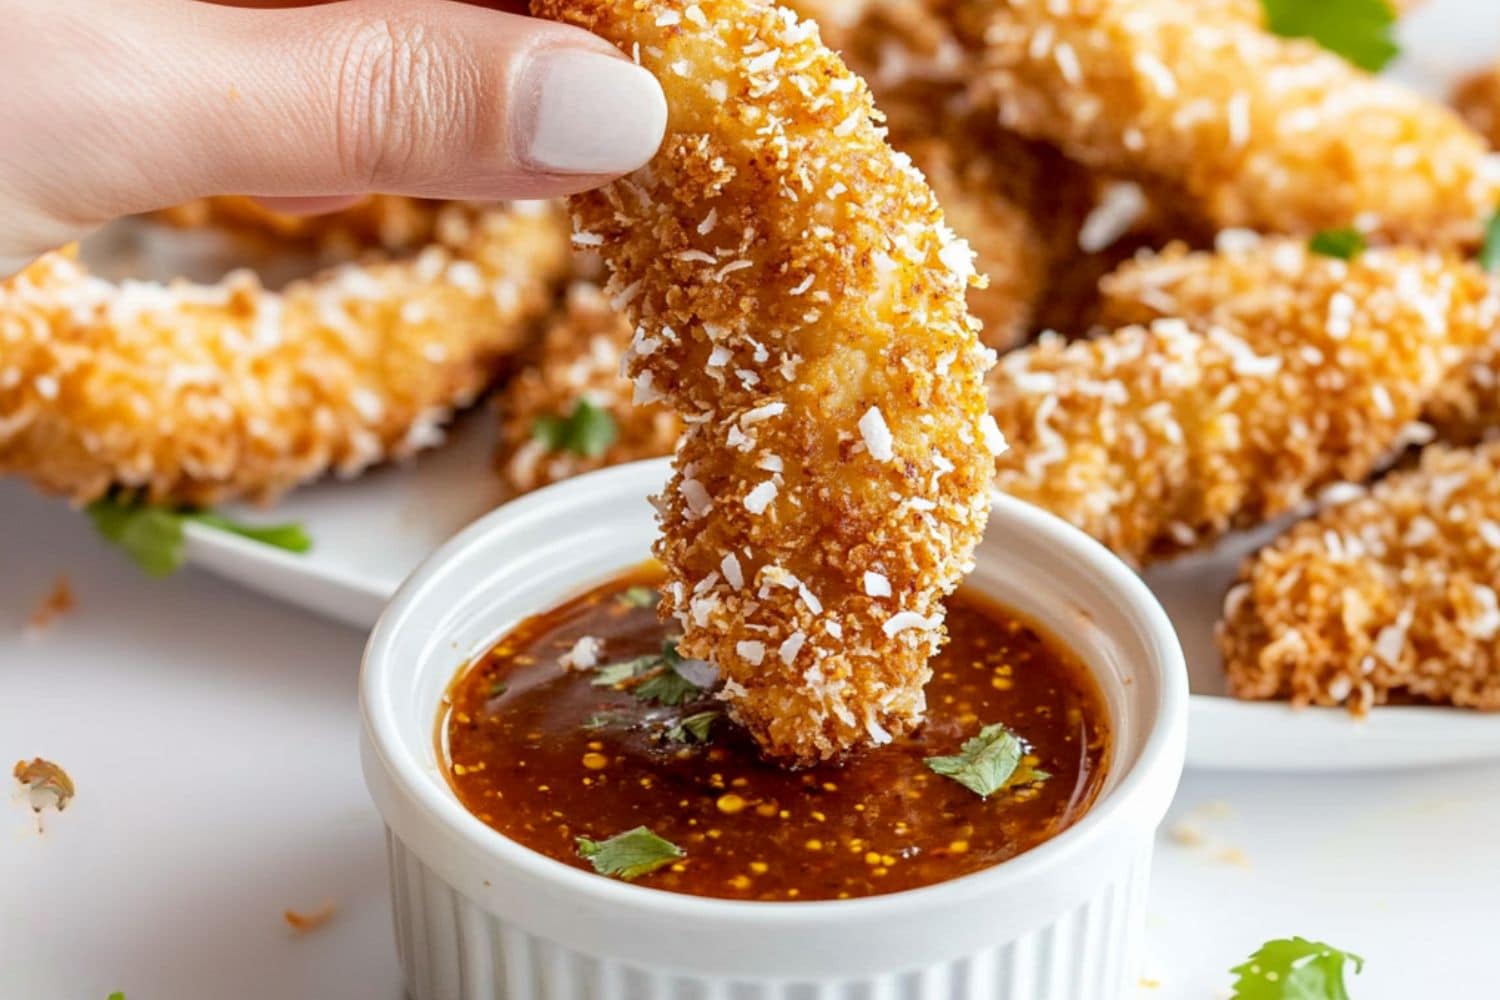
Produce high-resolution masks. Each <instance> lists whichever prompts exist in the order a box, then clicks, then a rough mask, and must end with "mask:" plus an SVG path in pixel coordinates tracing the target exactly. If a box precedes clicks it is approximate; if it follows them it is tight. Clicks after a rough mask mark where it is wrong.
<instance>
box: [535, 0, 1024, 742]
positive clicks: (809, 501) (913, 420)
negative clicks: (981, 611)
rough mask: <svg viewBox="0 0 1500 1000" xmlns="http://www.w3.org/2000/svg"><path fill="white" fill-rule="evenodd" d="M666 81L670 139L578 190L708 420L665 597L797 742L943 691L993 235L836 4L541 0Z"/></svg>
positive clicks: (663, 378) (676, 392) (971, 499)
mask: <svg viewBox="0 0 1500 1000" xmlns="http://www.w3.org/2000/svg"><path fill="white" fill-rule="evenodd" d="M535 9H536V10H537V11H538V12H539V13H541V14H543V15H545V16H550V17H554V18H558V19H561V20H565V21H568V22H571V23H573V24H577V25H579V26H581V27H584V28H587V29H589V30H591V31H594V32H596V33H598V34H600V35H602V36H603V37H605V38H607V39H609V40H611V41H613V42H614V43H615V44H617V45H619V46H620V47H621V48H622V49H623V50H625V51H627V52H630V53H631V54H633V55H634V54H638V55H639V57H640V60H641V63H642V65H644V66H646V67H648V68H649V69H650V70H651V71H652V72H654V73H655V74H656V75H657V76H658V77H659V78H660V79H661V82H662V86H663V87H664V88H665V90H666V95H667V105H668V125H667V134H666V139H665V142H664V144H663V146H662V149H661V151H660V152H659V153H658V155H657V157H656V158H655V160H653V161H652V162H651V163H649V164H648V165H647V166H646V167H644V168H643V169H641V170H639V171H637V172H636V173H634V174H632V175H630V176H629V177H627V178H625V179H623V180H621V181H618V182H615V183H613V184H611V185H608V186H606V187H605V188H603V189H601V190H599V191H597V192H593V193H590V194H586V195H581V196H578V197H576V198H575V199H574V200H573V209H574V219H575V224H576V227H577V230H578V231H577V233H576V234H575V237H574V238H575V241H577V242H579V243H581V244H583V245H585V246H588V245H597V246H598V247H599V248H600V251H601V253H602V255H603V257H604V260H605V262H606V264H607V265H608V267H609V269H610V272H611V277H610V280H609V284H608V291H609V293H610V294H611V295H613V296H614V298H615V300H616V301H617V302H618V303H619V304H620V305H621V306H622V307H624V308H625V310H626V313H627V315H628V316H629V317H630V319H631V321H632V322H633V323H634V324H635V326H636V327H637V333H636V336H635V340H634V342H633V344H632V346H631V348H630V353H629V370H630V372H631V373H632V375H633V377H634V380H635V393H636V398H637V399H638V400H639V401H642V402H646V401H651V400H654V399H656V398H659V397H660V398H665V399H666V400H667V401H668V402H669V403H670V404H671V406H672V407H673V408H674V409H675V410H677V411H678V412H679V413H680V414H681V415H682V417H683V420H684V422H685V423H686V424H687V425H688V427H687V431H686V433H685V434H684V437H683V440H682V442H681V444H680V446H679V448H678V452H677V456H676V462H675V472H674V475H673V476H672V479H671V482H670V483H669V484H668V486H667V488H666V491H665V493H664V494H663V495H662V497H660V498H659V509H660V511H661V527H662V533H661V537H660V539H659V540H658V543H657V545H656V553H657V556H658V558H659V559H660V560H661V562H662V563H663V564H664V565H665V566H666V569H667V573H668V581H669V582H668V585H667V586H666V588H665V593H664V596H663V601H662V605H663V607H664V608H665V610H666V611H667V612H670V613H673V614H675V615H676V616H677V617H678V619H679V620H680V622H681V623H682V627H683V630H684V634H683V638H682V640H681V643H680V644H679V647H678V648H679V650H680V651H681V652H682V653H683V654H684V655H687V656H692V657H697V658H701V659H706V660H711V661H713V662H714V663H716V664H717V665H718V668H719V671H720V674H721V676H722V677H723V678H724V682H725V683H724V688H723V697H724V699H725V701H726V703H727V705H728V709H729V711H730V712H731V713H732V714H733V716H734V717H735V718H736V719H738V720H739V721H740V722H742V723H743V724H744V725H745V726H746V727H747V728H748V729H749V731H750V732H751V734H752V735H753V736H754V737H755V739H756V740H757V742H758V743H759V744H760V746H761V748H762V749H763V750H764V752H765V753H766V754H767V755H768V756H770V757H773V758H777V759H780V760H782V761H784V762H788V763H807V762H812V761H817V760H822V759H828V758H831V757H834V756H837V755H838V754H840V753H843V752H844V751H847V750H850V749H853V748H856V747H860V746H863V745H868V744H875V743H884V742H887V741H889V740H890V739H891V738H892V737H893V736H894V735H895V734H898V733H901V732H904V731H906V730H908V729H909V728H911V727H912V726H913V725H914V724H915V723H916V722H917V721H918V720H919V719H920V718H921V715H922V712H923V709H924V699H923V693H922V688H923V685H924V684H925V683H926V681H927V679H928V677H929V676H930V673H931V671H930V668H929V666H928V659H929V658H930V657H931V656H932V654H933V653H934V652H935V651H936V649H937V648H938V646H939V644H940V643H941V642H942V640H943V637H944V630H943V624H942V623H943V604H942V600H943V597H944V596H945V595H946V594H948V593H949V592H951V590H952V589H953V588H954V586H956V584H957V583H958V580H959V578H960V576H961V575H962V574H963V572H964V571H965V570H966V569H967V568H968V567H969V566H970V565H971V564H972V553H973V548H974V546H975V544H976V543H977V542H978V539H979V535H980V532H981V530H982V528H983V525H984V521H985V517H986V511H987V507H988V503H989V484H990V477H991V473H992V470H993V462H994V452H995V451H998V450H999V449H1000V448H1001V447H1003V442H1001V441H1000V440H999V438H998V434H997V433H996V431H995V429H994V426H993V422H992V421H991V420H990V419H989V418H988V415H987V413H986V411H985V401H984V388H983V378H982V376H983V372H984V371H985V369H986V368H987V367H988V366H989V365H990V364H991V362H992V360H993V354H992V352H990V351H989V350H987V349H985V348H984V347H983V346H982V345H981V344H980V343H979V340H978V337H977V336H976V333H975V326H976V325H977V324H974V323H973V321H972V320H970V318H969V317H968V316H967V314H966V312H965V309H964V290H965V288H966V286H967V285H968V283H969V282H970V281H971V280H973V278H974V270H973V263H972V254H971V252H970V251H969V249H968V247H967V246H965V245H964V244H963V243H962V242H961V241H959V240H957V239H956V238H954V237H953V235H952V233H951V232H950V230H949V229H948V227H947V226H946V225H945V224H944V222H943V216H942V213H941V211H940V210H939V208H938V205H937V202H936V200H935V199H934V198H933V196H932V193H931V191H929V190H928V188H927V186H926V185H925V184H924V183H923V181H922V178H921V175H920V174H919V173H918V172H917V171H916V170H914V169H913V168H912V167H911V165H910V163H909V161H908V159H907V158H906V157H904V156H901V155H899V154H897V153H894V152H892V150H891V149H890V147H889V146H887V145H886V144H885V142H884V141H883V139H882V136H881V133H880V130H879V129H878V128H877V126H876V124H875V121H874V120H873V117H872V116H873V115H874V111H873V107H872V105H871V102H870V96H869V93H868V91H867V90H866V88H865V85H864V83H863V82H862V81H861V80H860V79H859V78H858V77H856V76H854V75H853V74H851V73H850V72H849V71H848V69H846V68H845V66H844V65H843V63H842V62H841V61H840V60H839V59H838V57H837V56H835V55H834V54H833V53H832V52H831V51H830V50H829V49H828V48H826V47H825V46H824V45H823V44H822V43H821V42H820V41H819V37H818V32H817V29H816V26H815V25H813V24H811V23H808V22H803V21H800V20H798V18H797V17H796V16H795V15H794V14H793V13H792V12H791V11H788V10H785V9H782V8H780V7H776V6H774V5H772V4H769V3H765V2H762V0H708V2H699V3H693V2H682V0H602V2H601V0H540V2H539V3H537V5H536V8H535Z"/></svg>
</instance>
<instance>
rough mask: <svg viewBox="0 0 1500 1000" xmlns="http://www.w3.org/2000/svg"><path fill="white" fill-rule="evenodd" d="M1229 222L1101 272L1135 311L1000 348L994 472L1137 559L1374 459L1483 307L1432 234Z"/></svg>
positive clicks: (1371, 465)
mask: <svg viewBox="0 0 1500 1000" xmlns="http://www.w3.org/2000/svg"><path fill="white" fill-rule="evenodd" d="M1229 242H1235V243H1241V244H1242V245H1239V246H1225V247H1224V248H1222V249H1221V250H1220V251H1219V252H1216V253H1209V252H1200V253H1184V252H1182V251H1178V250H1174V251H1169V252H1166V253H1164V254H1162V255H1161V256H1159V257H1155V258H1148V259H1146V260H1144V261H1142V262H1140V263H1138V264H1135V265H1132V266H1129V267H1127V268H1125V269H1124V270H1122V271H1121V272H1118V273H1117V274H1116V275H1114V276H1113V277H1111V278H1110V280H1109V281H1108V282H1107V283H1106V287H1105V289H1104V291H1105V306H1104V311H1105V314H1106V319H1107V320H1109V321H1110V322H1112V323H1116V324H1119V323H1124V324H1131V325H1124V326H1121V327H1120V328H1118V329H1115V330H1114V331H1113V332H1112V333H1109V334H1107V335H1105V336H1102V337H1099V338H1098V339H1095V340H1089V341H1078V342H1075V343H1072V344H1064V343H1063V342H1062V341H1061V340H1060V339H1055V338H1047V339H1044V340H1043V341H1042V342H1040V343H1038V344H1037V345H1035V346H1033V347H1030V348H1026V349H1023V350H1021V351H1017V352H1014V353H1012V354H1009V355H1007V356H1006V357H1005V358H1003V359H1002V360H1001V363H1000V365H999V366H998V367H997V368H996V369H995V371H994V373H993V374H992V377H991V393H992V397H993V404H994V406H993V409H994V414H995V417H996V419H997V421H998V422H999V424H1000V427H1001V429H1002V431H1003V432H1004V433H1005V434H1006V436H1007V437H1008V439H1009V440H1010V442H1011V444H1012V450H1011V451H1010V452H1008V453H1007V454H1005V455H1002V456H1001V458H1000V460H999V462H998V480H997V482H998V486H999V488H1000V489H1002V490H1004V491H1006V492H1008V493H1012V494H1014V495H1016V496H1019V497H1021V498H1022V499H1025V500H1029V501H1031V502H1033V503H1036V504H1037V505H1039V506H1041V507H1045V508H1047V509H1048V510H1051V511H1052V512H1054V513H1056V514H1058V515H1060V516H1062V517H1064V518H1066V519H1067V520H1069V521H1071V522H1073V523H1074V524H1076V525H1078V526H1079V527H1080V528H1082V529H1084V530H1085V531H1087V532H1089V533H1090V534H1092V535H1093V536H1094V537H1095V538H1098V539H1099V540H1100V541H1102V542H1104V543H1105V544H1106V545H1108V546H1109V547H1111V548H1112V549H1114V550H1115V551H1116V552H1117V553H1119V554H1120V555H1121V556H1123V557H1125V558H1127V559H1129V560H1131V561H1134V562H1136V563H1143V562H1147V561H1150V560H1152V559H1156V558H1160V557H1164V556H1168V555H1172V554H1175V553H1177V552H1181V551H1184V550H1188V549H1193V548H1197V547H1200V546H1204V545H1208V544H1211V543H1212V542H1213V541H1214V540H1215V539H1217V538H1219V537H1220V536H1222V535H1223V534H1224V533H1225V532H1227V531H1229V530H1231V529H1235V528H1242V527H1250V526H1252V525H1255V524H1258V523H1260V522H1262V521H1265V520H1267V519H1269V518H1272V517H1275V516H1276V515H1278V514H1281V513H1284V512H1286V511H1289V510H1292V509H1294V508H1296V507H1297V506H1299V505H1300V504H1302V503H1304V502H1306V501H1308V500H1309V499H1310V498H1311V497H1313V496H1314V495H1316V493H1317V492H1318V490H1320V489H1321V488H1322V487H1323V486H1325V485H1328V484H1330V483H1333V482H1338V481H1343V480H1353V481H1358V480H1361V479H1363V478H1364V477H1366V476H1367V475H1369V474H1370V473H1371V472H1372V471H1374V470H1375V469H1377V468H1378V467H1379V466H1380V465H1381V463H1382V462H1383V461H1385V460H1386V459H1387V458H1388V457H1389V456H1390V455H1391V454H1392V452H1393V450H1395V449H1396V448H1397V447H1398V446H1399V444H1400V443H1401V442H1402V441H1403V434H1404V433H1406V432H1407V431H1408V428H1409V426H1410V425H1411V423H1412V422H1413V421H1414V420H1415V419H1416V417H1417V416H1418V414H1419V413H1420V410H1421V407H1422V404H1423V402H1424V400H1425V399H1426V397H1427V395H1428V393H1430V392H1431V390H1432V388H1433V386H1434V385H1436V384H1437V383H1438V382H1439V380H1440V379H1441V378H1442V377H1443V375H1444V373H1445V372H1446V371H1447V370H1448V368H1449V367H1450V366H1451V365H1452V364H1453V362H1454V361H1455V360H1456V359H1457V358H1459V357H1461V356H1462V354H1463V352H1464V351H1465V350H1466V349H1468V348H1470V347H1472V345H1473V344H1474V343H1476V342H1478V341H1480V340H1482V339H1483V338H1484V336H1485V334H1486V331H1487V330H1488V328H1489V327H1490V325H1491V324H1492V323H1493V322H1494V320H1495V316H1496V303H1495V301H1494V298H1493V292H1492V289H1491V286H1490V284H1489V283H1488V281H1487V280H1486V279H1485V277H1484V275H1483V274H1481V273H1480V272H1479V271H1478V270H1477V269H1476V268H1474V267H1473V266H1472V265H1470V264H1467V263H1464V262H1461V261H1458V260H1455V259H1451V258H1448V257H1445V256H1442V255H1440V254H1437V253H1424V252H1421V251H1417V250H1410V249H1393V250H1372V251H1369V252H1367V253H1365V254H1364V255H1362V256H1361V257H1359V258H1357V259H1356V260H1355V261H1353V262H1352V263H1346V262H1344V261H1342V260H1335V259H1333V258H1329V257H1321V256H1318V255H1316V254H1313V253H1311V252H1310V251H1308V250H1307V249H1306V247H1305V245H1304V244H1303V243H1302V242H1300V241H1293V240H1286V239H1274V240H1265V241H1257V240H1255V238H1254V237H1248V239H1245V238H1243V237H1241V238H1240V239H1237V240H1234V241H1226V243H1229Z"/></svg>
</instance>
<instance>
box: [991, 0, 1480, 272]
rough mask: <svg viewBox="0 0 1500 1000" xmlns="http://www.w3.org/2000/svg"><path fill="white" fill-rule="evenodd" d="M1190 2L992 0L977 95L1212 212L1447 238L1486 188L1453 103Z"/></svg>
mask: <svg viewBox="0 0 1500 1000" xmlns="http://www.w3.org/2000/svg"><path fill="white" fill-rule="evenodd" d="M1219 6H1220V5H1219V4H1207V5H1205V4H1204V3H1202V0H994V2H984V3H981V4H980V7H981V8H982V9H986V10H987V11H988V14H989V18H988V24H987V26H986V28H985V30H984V31H983V33H982V40H983V41H982V44H983V47H984V62H985V65H984V69H983V70H982V71H981V73H980V74H979V76H978V77H977V78H976V86H977V87H978V89H979V90H980V91H981V94H982V99H984V100H988V101H989V102H990V103H992V104H993V105H994V106H995V107H997V108H998V109H999V115H1000V118H1001V121H1002V122H1003V123H1004V124H1005V125H1007V126H1008V127H1011V128H1014V129H1016V130H1017V131H1020V132H1022V133H1024V134H1026V135H1029V136H1032V137H1034V138H1040V139H1046V140H1048V141H1050V142H1053V143H1056V144H1057V145H1058V146H1059V148H1060V149H1062V151H1063V152H1064V153H1066V154H1068V155H1069V156H1071V157H1073V158H1074V159H1076V160H1079V161H1080V162H1083V163H1086V164H1088V165H1089V166H1092V167H1094V168H1096V169H1100V170H1105V171H1109V172H1118V173H1124V174H1128V175H1131V176H1136V177H1139V178H1142V179H1147V180H1151V181H1153V182H1155V183H1157V184H1162V185H1166V186H1169V187H1172V188H1175V189H1177V190H1178V191H1180V192H1181V194H1182V196H1183V198H1184V199H1185V201H1187V202H1190V203H1192V204H1193V205H1195V206H1196V207H1197V209H1198V210H1199V211H1200V212H1201V213H1203V215H1204V216H1205V217H1206V218H1207V219H1208V220H1209V221H1211V222H1212V223H1213V224H1214V225H1216V226H1219V227H1240V226H1243V227H1248V228H1253V229H1260V230H1263V231H1267V232H1277V233H1301V234H1306V233H1311V232H1314V231H1317V230H1320V229H1326V228H1333V227H1339V226H1348V225H1351V224H1357V225H1358V226H1360V228H1362V229H1364V230H1366V231H1368V232H1370V233H1372V234H1373V235H1375V236H1376V237H1378V238H1381V239H1386V240H1390V241H1392V242H1410V243H1416V244H1420V245H1456V244H1462V243H1471V242H1473V241H1475V240H1477V238H1478V228H1479V223H1480V220H1482V219H1483V218H1484V217H1485V216H1486V215H1487V214H1488V213H1489V212H1490V211H1491V209H1492V207H1493V205H1494V203H1495V201H1496V182H1495V176H1494V170H1493V166H1492V165H1491V164H1490V163H1489V162H1488V161H1487V157H1486V150H1485V147H1484V144H1483V143H1482V142H1481V141H1480V139H1479V137H1478V136H1476V135H1475V134H1474V133H1473V131H1472V130H1471V129H1470V128H1469V127H1468V126H1467V125H1465V124H1464V122H1463V121H1462V120H1461V119H1460V118H1459V117H1458V116H1457V115H1455V114H1454V113H1453V112H1452V111H1450V110H1449V109H1447V108H1444V107H1442V106H1440V105H1437V104H1434V103H1431V102H1429V101H1426V100H1424V99H1422V98H1421V97H1419V96H1418V95H1416V94H1415V93H1413V92H1411V91H1409V90H1407V89H1405V88H1403V87H1401V86H1399V85H1398V84H1395V83H1392V82H1389V81H1385V80H1381V79H1377V78H1375V77H1372V76H1370V75H1368V74H1366V73H1364V72H1363V71H1361V70H1359V69H1358V68H1357V67H1355V66H1353V65H1351V64H1350V63H1348V62H1346V61H1344V60H1343V59H1342V58H1340V57H1339V56H1337V55H1334V54H1332V53H1330V52H1328V51H1326V50H1324V49H1323V48H1321V47H1320V46H1318V45H1317V44H1316V43H1314V42H1311V41H1307V40H1303V39H1288V38H1281V37H1277V36H1274V35H1271V34H1269V33H1268V32H1266V31H1264V30H1262V29H1261V28H1260V27H1258V26H1257V25H1255V24H1253V23H1251V22H1249V21H1247V20H1246V19H1245V18H1242V17H1232V16H1224V15H1223V14H1222V13H1220V12H1219V11H1218V10H1217V9H1216V8H1217V7H1219Z"/></svg>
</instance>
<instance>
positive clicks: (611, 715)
mask: <svg viewBox="0 0 1500 1000" xmlns="http://www.w3.org/2000/svg"><path fill="white" fill-rule="evenodd" d="M628 722H630V716H628V715H626V714H625V713H623V712H595V713H594V714H592V715H590V716H589V717H588V718H587V719H584V720H583V728H584V729H605V728H608V727H609V726H616V725H619V724H621V723H628Z"/></svg>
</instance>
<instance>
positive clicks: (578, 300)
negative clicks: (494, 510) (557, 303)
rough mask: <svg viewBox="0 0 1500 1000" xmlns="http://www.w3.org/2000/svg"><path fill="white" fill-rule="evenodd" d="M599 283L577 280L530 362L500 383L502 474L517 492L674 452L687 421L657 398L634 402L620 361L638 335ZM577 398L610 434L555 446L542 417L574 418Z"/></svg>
mask: <svg viewBox="0 0 1500 1000" xmlns="http://www.w3.org/2000/svg"><path fill="white" fill-rule="evenodd" d="M633 332H634V331H633V330H632V328H631V326H630V324H629V323H628V322H627V321H626V320H625V317H624V316H623V315H621V314H620V313H619V312H617V311H616V310H615V309H614V307H613V306H611V305H610V302H609V299H608V297H607V296H605V294H604V292H603V291H602V290H601V289H600V288H599V286H598V285H595V284H592V283H590V282H576V283H574V284H573V285H572V286H571V287H570V288H569V289H568V294H567V298H566V301H565V302H564V303H563V305H562V306H561V307H560V308H559V309H558V310H557V312H556V313H554V314H553V316H552V318H551V319H550V320H549V321H548V323H547V326H546V330H545V331H544V332H543V334H542V337H541V340H540V342H539V343H538V344H537V347H536V350H535V351H533V352H532V353H531V355H530V356H529V358H528V359H527V360H528V363H527V364H526V365H525V366H524V367H523V368H522V370H521V371H520V372H519V373H518V374H517V375H516V376H515V377H514V378H512V379H511V380H510V381H509V382H508V383H506V385H505V387H504V388H503V389H502V390H501V392H500V396H499V405H500V447H499V453H498V456H497V459H498V461H497V464H498V465H499V468H500V478H501V479H502V480H503V481H504V482H505V484H506V486H507V487H508V488H509V489H511V490H512V491H514V492H515V493H526V492H528V491H530V490H534V489H537V488H539V487H542V486H546V485H547V484H548V483H554V482H557V481H558V480H562V479H567V478H569V477H570V476H576V475H579V474H581V473H584V472H590V471H592V470H594V469H602V468H604V467H605V466H610V465H619V464H620V463H622V462H634V461H636V460H637V459H643V458H658V457H660V456H662V455H670V454H672V449H673V448H674V447H676V445H677V438H678V436H679V435H680V434H681V433H682V421H680V420H678V419H677V415H676V414H674V413H673V412H672V411H671V410H670V409H668V408H667V407H666V406H664V405H662V404H661V403H659V402H654V403H645V404H642V405H640V406H636V405H634V404H633V403H632V402H631V398H630V397H631V384H630V381H629V380H628V379H626V378H624V377H623V376H622V375H621V374H620V365H621V362H622V361H623V360H624V357H625V352H626V350H627V349H628V348H629V347H630V340H631V336H632V334H633ZM580 403H586V404H587V405H589V406H593V407H596V408H597V409H598V410H599V411H601V413H602V414H603V416H601V417H600V418H598V419H601V420H605V421H608V426H609V427H611V428H612V429H613V432H614V433H613V440H611V441H610V442H609V443H608V444H607V445H605V446H603V447H601V448H599V449H598V450H597V451H593V450H592V448H591V447H589V446H588V445H582V446H580V445H579V444H578V443H572V445H571V446H569V444H568V443H564V444H563V445H561V446H555V445H553V444H552V443H551V442H549V441H548V440H547V439H546V436H545V435H542V434H539V433H538V428H539V425H540V423H541V422H542V421H548V420H550V421H567V420H570V419H574V420H576V419H577V416H576V414H578V412H579V411H578V407H579V404H580Z"/></svg>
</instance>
